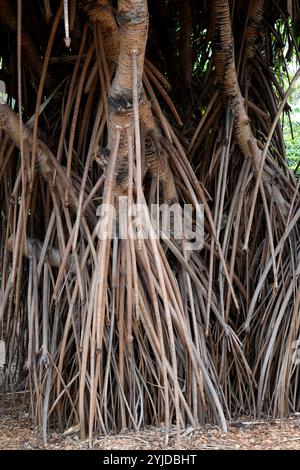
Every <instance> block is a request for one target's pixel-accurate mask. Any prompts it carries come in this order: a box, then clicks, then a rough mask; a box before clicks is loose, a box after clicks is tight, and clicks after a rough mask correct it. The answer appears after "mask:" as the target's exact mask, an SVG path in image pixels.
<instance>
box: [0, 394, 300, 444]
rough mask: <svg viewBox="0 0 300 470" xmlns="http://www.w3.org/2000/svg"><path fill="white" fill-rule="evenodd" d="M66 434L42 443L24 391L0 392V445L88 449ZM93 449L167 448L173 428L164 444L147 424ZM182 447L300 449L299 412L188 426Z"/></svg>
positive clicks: (54, 435)
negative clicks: (220, 425) (224, 426)
mask: <svg viewBox="0 0 300 470" xmlns="http://www.w3.org/2000/svg"><path fill="white" fill-rule="evenodd" d="M67 434H68V435H66V433H65V435H64V434H59V433H55V432H51V433H50V435H49V442H48V444H47V446H44V444H43V441H42V439H41V435H40V432H39V431H38V430H34V428H33V426H32V423H31V420H30V417H29V414H28V402H27V400H24V394H23V393H22V394H20V393H19V394H17V395H16V398H15V401H14V402H12V400H11V399H10V396H7V395H6V396H3V395H2V396H0V449H1V450H4V449H19V450H20V449H48V450H58V449H62V450H73V449H87V448H88V442H87V441H84V442H82V441H80V440H79V436H78V433H76V430H73V431H72V430H69V433H67ZM94 447H95V449H99V450H100V449H103V450H104V449H105V450H127V449H128V450H131V449H134V450H140V449H145V450H170V449H175V448H176V435H175V432H174V433H171V437H170V440H169V444H168V445H167V446H166V445H165V435H164V430H163V429H162V428H161V429H160V428H148V429H146V430H143V431H141V432H139V433H134V432H123V433H121V434H119V435H115V436H113V435H110V436H106V437H103V438H100V439H97V440H96V441H95V444H94ZM180 448H181V449H188V450H240V449H252V450H255V449H274V450H277V449H291V450H295V449H298V450H300V413H299V414H297V415H293V416H290V417H289V418H286V419H283V420H281V421H280V420H272V421H267V420H252V421H251V420H250V419H249V418H247V417H245V418H242V419H240V420H239V421H234V422H232V423H230V425H229V431H228V433H226V434H225V433H223V432H222V431H221V430H220V429H219V428H218V427H217V426H212V425H206V426H204V427H202V428H199V429H196V430H194V429H187V430H186V431H185V432H184V433H183V434H182V437H181V446H180Z"/></svg>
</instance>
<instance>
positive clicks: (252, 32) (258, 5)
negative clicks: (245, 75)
mask: <svg viewBox="0 0 300 470" xmlns="http://www.w3.org/2000/svg"><path fill="white" fill-rule="evenodd" d="M264 5H265V0H252V1H251V2H250V6H249V19H248V27H247V31H246V49H245V57H246V59H247V60H249V59H252V58H253V57H254V56H255V54H256V51H257V49H258V48H259V46H260V44H261V42H262V39H263V15H264Z"/></svg>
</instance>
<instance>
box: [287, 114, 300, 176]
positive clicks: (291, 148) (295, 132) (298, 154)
mask: <svg viewBox="0 0 300 470" xmlns="http://www.w3.org/2000/svg"><path fill="white" fill-rule="evenodd" d="M299 118H300V114H299ZM284 140H285V146H286V154H287V159H288V162H289V166H290V168H292V169H293V170H295V169H296V168H297V165H298V163H299V161H300V119H299V120H294V119H293V121H292V128H291V126H290V124H289V122H288V121H286V122H285V125H284ZM299 170H300V169H299V168H298V171H297V172H299Z"/></svg>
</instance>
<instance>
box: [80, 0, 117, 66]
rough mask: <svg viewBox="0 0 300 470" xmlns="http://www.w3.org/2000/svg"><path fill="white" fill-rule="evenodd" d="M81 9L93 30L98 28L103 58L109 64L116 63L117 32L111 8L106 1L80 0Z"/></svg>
mask: <svg viewBox="0 0 300 470" xmlns="http://www.w3.org/2000/svg"><path fill="white" fill-rule="evenodd" d="M81 8H82V9H83V11H85V12H86V14H87V16H88V20H89V23H90V24H91V26H92V27H93V28H95V29H96V28H97V26H99V27H100V31H101V35H102V40H103V47H104V51H105V58H106V60H107V62H108V63H109V64H111V63H115V62H117V59H118V55H119V30H118V26H117V23H116V19H115V16H114V12H113V8H112V6H111V5H110V2H109V1H108V0H82V1H81Z"/></svg>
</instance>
